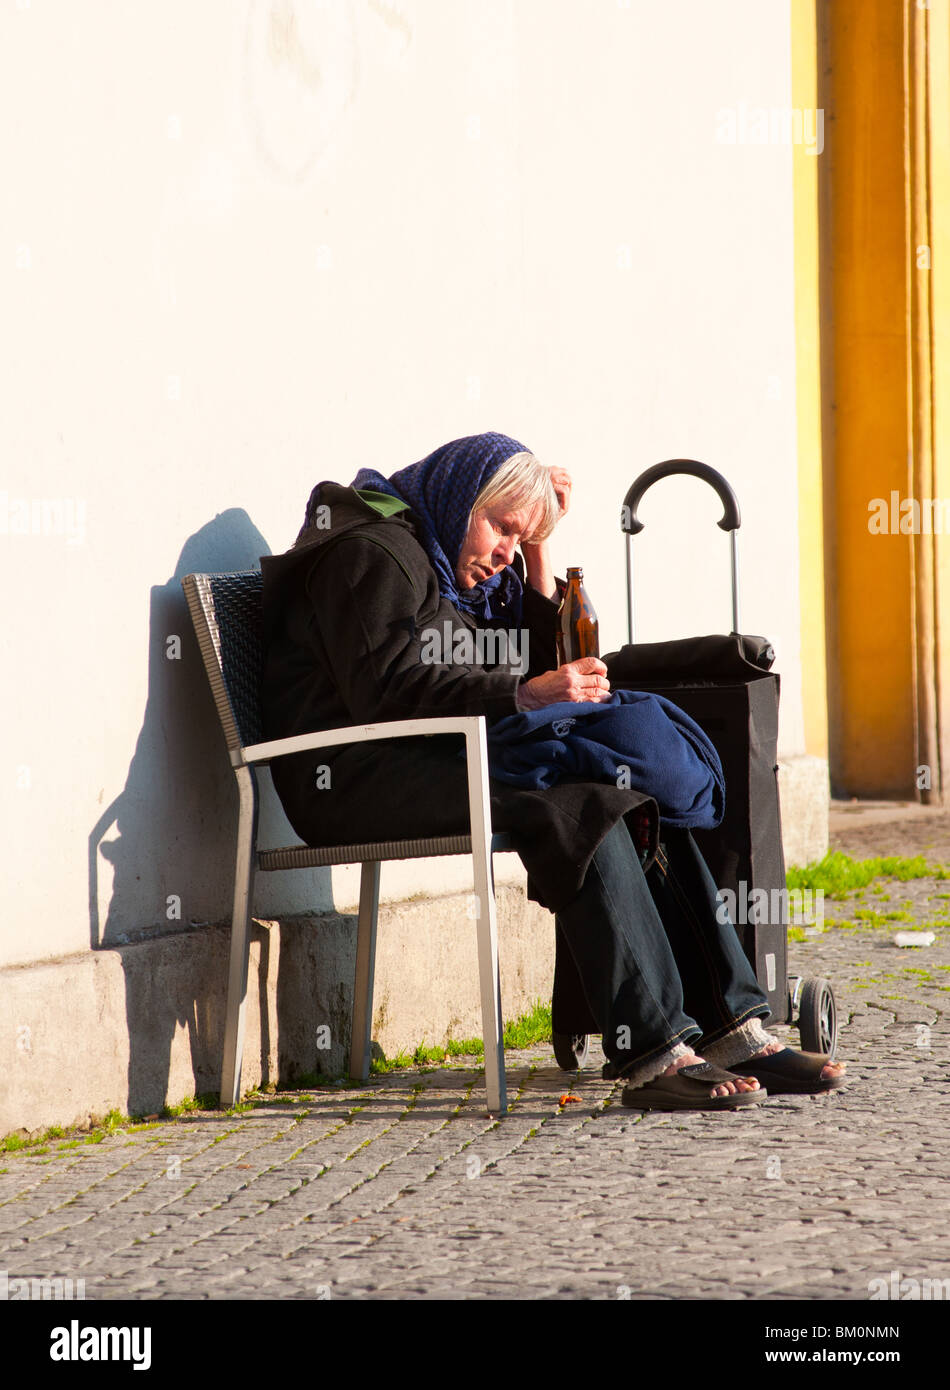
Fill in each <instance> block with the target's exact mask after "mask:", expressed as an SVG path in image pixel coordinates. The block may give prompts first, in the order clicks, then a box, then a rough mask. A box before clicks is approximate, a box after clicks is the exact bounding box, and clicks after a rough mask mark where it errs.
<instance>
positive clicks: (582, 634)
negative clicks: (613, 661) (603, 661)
mask: <svg viewBox="0 0 950 1390" xmlns="http://www.w3.org/2000/svg"><path fill="white" fill-rule="evenodd" d="M583 578H584V571H583V570H582V569H580V568H578V567H574V568H571V569H569V570H568V572H567V588H566V590H565V591H564V598H563V600H562V603H561V606H560V608H559V609H558V615H557V655H558V664H559V665H560V666H564V665H566V664H567V662H569V661H579V660H580V659H581V657H582V656H600V630H599V625H598V622H597V614H596V613H595V612H594V609H593V607H592V605H591V601H590V599H589V598H588V597H587V590H586V589H585V588H584V585H583V582H582V581H583Z"/></svg>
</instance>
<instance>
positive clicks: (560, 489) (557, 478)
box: [549, 468, 573, 521]
mask: <svg viewBox="0 0 950 1390" xmlns="http://www.w3.org/2000/svg"><path fill="white" fill-rule="evenodd" d="M549 471H550V474H551V486H552V487H553V488H554V495H555V497H556V498H557V501H558V506H559V507H560V508H561V515H560V517H558V520H559V521H560V520H561V519H562V518H563V517H564V515H565V513H566V512H567V510H568V508H569V507H570V505H571V488H572V486H573V484H572V482H571V475H570V473H568V471H567V469H566V468H552V469H550V470H549Z"/></svg>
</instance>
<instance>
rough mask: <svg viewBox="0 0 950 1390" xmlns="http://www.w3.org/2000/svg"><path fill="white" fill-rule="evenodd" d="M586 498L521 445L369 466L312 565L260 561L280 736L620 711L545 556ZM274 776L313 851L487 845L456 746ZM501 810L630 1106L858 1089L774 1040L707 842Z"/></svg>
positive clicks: (307, 555) (625, 807) (601, 819)
mask: <svg viewBox="0 0 950 1390" xmlns="http://www.w3.org/2000/svg"><path fill="white" fill-rule="evenodd" d="M570 492H571V480H570V478H569V476H568V475H567V474H566V473H565V472H563V471H562V470H558V469H555V470H549V469H548V468H546V467H544V466H543V465H542V464H541V463H539V462H538V460H537V459H536V458H535V457H534V455H533V454H531V453H530V452H529V451H528V450H526V449H524V448H523V446H522V445H520V444H518V443H517V442H516V441H515V440H513V439H509V438H508V437H507V436H505V435H500V434H480V435H474V436H471V437H469V438H465V439H457V440H454V441H453V442H452V443H450V444H446V445H444V446H443V447H442V448H440V449H437V450H435V452H434V453H432V454H430V455H429V456H428V457H427V458H425V459H423V460H422V461H421V462H419V463H416V464H413V465H411V466H410V467H408V468H404V469H402V470H401V471H400V472H397V473H395V474H394V475H393V476H392V478H390V479H387V478H385V477H383V476H382V475H381V474H379V473H376V472H374V471H372V470H366V469H364V470H363V471H361V472H360V473H359V474H358V475H357V477H356V478H355V479H354V482H353V484H352V486H351V487H343V486H340V485H339V484H336V483H330V482H326V483H320V484H318V485H317V487H315V488H314V490H313V492H312V494H311V496H310V500H309V503H308V506H307V512H306V517H305V521H304V525H303V528H302V529H301V532H300V534H299V536H298V537H297V541H296V543H295V544H294V546H293V547H292V549H291V550H289V551H288V552H287V553H286V554H285V555H281V556H265V557H263V558H262V561H261V566H262V570H263V575H264V624H265V631H264V637H265V644H266V669H265V681H264V718H265V732H266V737H268V738H281V737H286V736H290V735H293V734H301V733H307V732H310V731H312V730H320V729H332V728H341V727H345V726H347V725H354V724H361V723H375V722H381V721H386V720H395V719H406V718H422V717H426V716H429V717H435V716H439V715H452V714H457V715H472V714H484V715H486V716H487V719H488V722H489V725H490V726H491V725H492V724H497V722H498V721H500V720H501V719H503V718H504V717H505V716H513V715H517V714H519V713H520V712H524V711H537V710H542V709H545V708H546V707H548V706H551V705H555V704H560V703H562V702H571V703H572V704H577V705H578V706H583V705H585V704H589V708H590V709H594V708H595V707H596V706H597V705H600V704H602V703H603V702H605V701H610V700H611V698H612V697H611V691H610V686H609V682H608V680H607V668H606V666H605V665H604V663H603V662H602V661H600V660H598V659H597V658H594V657H587V658H584V659H583V660H580V661H573V662H570V663H568V664H566V665H563V666H560V667H558V665H557V651H556V638H555V634H556V621H557V611H558V604H559V601H560V595H561V592H562V586H559V584H558V582H557V581H556V580H555V578H554V575H553V572H552V569H551V563H550V559H549V555H548V545H547V540H548V537H549V536H550V534H551V532H552V531H553V529H554V526H555V525H556V524H557V522H558V521H559V520H560V519H561V517H563V516H564V514H565V513H566V511H567V509H568V505H569V500H570ZM519 548H520V552H521V553H520V555H519V553H518V551H519ZM522 557H523V560H522ZM489 638H492V639H494V640H487V639H489ZM501 638H504V639H505V640H499V639H501ZM578 713H579V714H581V715H582V714H583V710H582V709H580V708H579V710H578ZM326 768H329V776H327V774H326V770H325V769H326ZM495 772H497V769H496V768H493V774H494V773H495ZM272 774H273V779H274V785H275V787H276V789H277V792H278V794H279V796H280V798H281V801H282V804H283V806H284V809H285V810H286V812H287V816H288V818H289V820H290V822H291V824H292V825H293V827H294V829H295V830H296V831H297V833H298V835H300V837H301V838H302V839H303V840H304V841H306V842H307V843H308V844H315V845H319V844H327V843H336V844H340V843H358V842H366V841H370V840H385V839H388V838H392V836H393V835H394V833H396V832H398V834H399V835H400V836H420V837H422V836H435V835H451V834H463V835H464V834H467V833H468V829H469V827H468V822H467V806H468V801H467V783H466V769H465V762H464V760H463V759H461V758H460V757H459V754H458V739H457V738H456V737H447V738H446V737H428V738H419V739H413V738H406V739H399V740H394V741H392V742H390V743H385V744H383V743H361V744H355V745H350V746H346V747H341V748H339V749H331V750H327V749H321V750H317V751H312V752H308V753H301V754H297V755H294V756H291V757H285V758H281V759H278V760H277V761H275V763H274V764H273V767H272ZM321 778H322V781H321ZM491 814H492V826H493V829H494V830H496V831H505V832H507V833H508V834H509V835H510V836H511V838H512V842H513V843H514V844H515V846H516V848H517V850H518V853H519V855H520V856H521V859H522V861H523V863H524V864H525V867H526V868H527V871H528V891H529V896H530V897H531V898H533V899H534V900H535V901H537V902H540V903H541V904H542V905H543V906H545V907H547V908H548V909H550V910H551V911H552V912H553V913H555V915H556V924H557V930H558V940H559V943H561V944H562V948H563V946H564V945H566V948H567V949H568V950H569V952H570V957H571V963H572V966H573V967H574V968H576V975H577V977H578V979H579V981H580V985H581V987H582V989H583V994H584V996H585V1000H586V1003H587V1005H588V1006H589V1009H590V1013H591V1016H592V1017H593V1018H594V1019H595V1020H596V1023H597V1027H598V1029H599V1031H600V1032H601V1034H602V1038H603V1049H604V1053H605V1055H606V1057H607V1059H608V1060H607V1066H606V1067H605V1069H604V1070H605V1074H606V1075H608V1076H616V1077H621V1078H622V1079H623V1080H624V1082H625V1087H624V1091H623V1102H624V1104H625V1105H628V1106H630V1107H632V1108H635V1109H644V1110H647V1109H731V1108H735V1107H737V1106H740V1105H749V1104H752V1103H755V1102H757V1101H759V1100H761V1099H762V1098H763V1097H764V1095H765V1094H766V1092H767V1091H771V1092H772V1093H773V1094H774V1093H779V1092H790V1091H793V1092H814V1091H824V1090H830V1089H832V1088H833V1087H836V1086H839V1085H841V1084H842V1082H843V1071H844V1067H843V1065H842V1064H833V1063H831V1062H830V1061H829V1059H828V1058H827V1057H823V1056H819V1055H817V1054H811V1053H799V1052H794V1051H792V1050H791V1049H788V1048H782V1046H781V1044H780V1043H779V1042H777V1041H776V1040H775V1039H773V1038H771V1037H770V1036H769V1034H768V1033H767V1032H766V1031H765V1029H764V1028H763V1024H762V1020H763V1019H764V1018H767V1017H768V1015H769V1006H768V1002H767V1000H766V997H765V995H764V993H763V991H762V990H761V989H760V987H759V985H758V983H757V981H756V978H755V974H754V972H753V970H752V967H751V966H750V965H749V962H748V961H747V959H746V957H745V955H744V953H743V951H742V948H741V945H740V943H739V939H738V936H737V934H736V931H735V929H734V928H733V927H732V926H731V925H730V924H729V923H728V922H727V923H726V924H725V925H723V924H722V923H721V922H720V920H719V917H718V916H717V908H718V907H719V902H718V898H717V892H716V886H715V884H714V883H713V881H712V878H711V876H710V874H709V871H708V869H707V868H706V865H705V863H704V862H703V860H702V857H701V855H700V854H699V851H698V850H697V848H696V846H695V843H694V841H693V839H692V837H691V835H690V834H689V831H688V830H686V829H673V828H671V827H670V826H669V825H667V824H666V823H664V825H663V827H662V830H660V829H659V811H658V807H657V804H656V801H655V800H654V799H653V797H652V796H651V795H650V788H645V789H640V790H637V789H635V788H632V787H629V786H623V785H619V786H618V785H617V784H616V781H615V780H614V781H606V780H605V781H593V780H582V779H578V778H576V777H568V778H564V779H562V780H560V781H558V782H557V783H556V784H555V785H553V786H548V787H545V788H544V789H540V790H539V789H537V788H533V787H525V786H513V785H510V784H509V783H507V782H505V781H503V780H501V779H500V776H497V775H492V778H491ZM659 834H662V841H663V844H662V849H660V847H659V845H658V835H659ZM635 839H636V843H635ZM726 1068H729V1070H725V1069H726Z"/></svg>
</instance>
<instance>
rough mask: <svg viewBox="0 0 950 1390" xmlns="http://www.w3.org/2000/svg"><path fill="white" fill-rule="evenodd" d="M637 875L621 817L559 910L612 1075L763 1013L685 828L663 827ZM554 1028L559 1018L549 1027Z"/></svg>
mask: <svg viewBox="0 0 950 1390" xmlns="http://www.w3.org/2000/svg"><path fill="white" fill-rule="evenodd" d="M661 841H662V843H661V853H660V855H659V856H658V858H657V861H656V862H655V863H654V864H653V865H652V866H651V867H650V868H649V869H648V870H647V871H646V873H644V871H643V869H642V867H641V865H640V860H639V858H638V856H637V853H636V850H635V849H634V846H633V842H632V840H631V838H630V833H629V831H628V830H627V827H626V825H625V824H624V822H623V821H618V823H617V824H616V825H615V826H614V827H613V829H612V830H611V831H610V833H609V834H608V835H606V836H605V837H604V839H603V840H602V841H601V843H600V845H599V846H598V848H597V851H596V852H595V854H594V857H593V859H592V860H591V863H590V867H589V869H588V871H587V877H586V879H585V880H584V886H583V888H582V889H581V891H580V893H579V894H578V895H577V897H576V898H575V899H574V900H573V901H572V902H571V903H569V904H568V906H567V907H566V908H565V909H563V910H562V911H561V912H559V913H558V914H557V927H558V931H559V935H560V938H561V940H562V941H563V942H566V944H567V946H568V948H569V950H570V954H571V957H572V958H573V962H574V964H575V966H576V968H577V974H578V976H579V979H580V983H581V986H582V988H583V991H584V994H585V996H586V999H587V1003H588V1005H589V1008H590V1013H591V1017H593V1018H594V1019H596V1021H597V1026H598V1028H599V1030H600V1032H601V1034H602V1035H603V1049H604V1053H605V1055H606V1057H607V1059H608V1061H609V1062H610V1063H612V1064H613V1068H612V1069H615V1070H616V1072H617V1073H621V1072H623V1071H626V1070H629V1069H632V1068H634V1067H640V1066H642V1065H645V1064H647V1063H649V1062H652V1061H653V1060H654V1059H655V1058H660V1057H662V1056H663V1054H664V1053H666V1052H668V1051H669V1050H670V1048H672V1047H673V1046H675V1045H676V1044H677V1043H684V1044H687V1045H690V1046H693V1047H694V1048H695V1050H696V1051H697V1052H699V1053H700V1054H701V1053H702V1046H703V1044H706V1045H708V1044H710V1043H713V1042H716V1041H717V1040H718V1039H719V1038H722V1037H724V1036H725V1035H726V1034H727V1033H730V1032H732V1030H733V1029H735V1028H736V1027H738V1026H739V1025H740V1024H742V1023H746V1022H748V1021H749V1020H750V1019H752V1018H759V1019H765V1018H768V1016H769V1013H770V1010H769V1004H768V1000H767V998H766V995H765V993H764V992H763V990H762V989H761V988H760V987H759V984H758V981H757V980H756V978H755V971H754V970H753V968H752V966H751V965H750V964H749V961H748V960H747V958H746V955H745V952H744V951H743V949H742V946H741V944H740V942H739V937H738V935H737V933H736V929H735V927H734V926H733V925H732V923H731V922H730V921H729V920H728V918H727V917H726V911H725V908H722V909H721V911H720V915H721V916H722V917H723V918H725V919H726V920H725V921H719V920H718V919H717V909H718V908H719V898H718V894H717V890H716V885H715V883H714V882H713V878H712V875H711V874H710V872H709V870H708V868H707V867H706V863H705V860H704V859H703V857H702V855H701V854H700V852H699V850H698V849H697V848H696V844H695V841H694V840H693V837H692V836H691V835H690V833H689V831H687V830H667V829H664V830H663V831H662V832H661ZM556 1026H557V1025H556Z"/></svg>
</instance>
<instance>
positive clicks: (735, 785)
mask: <svg viewBox="0 0 950 1390" xmlns="http://www.w3.org/2000/svg"><path fill="white" fill-rule="evenodd" d="M681 473H685V474H690V475H692V476H694V477H697V478H701V479H703V481H704V482H707V483H709V485H710V486H711V487H713V488H714V489H715V491H716V492H717V493H718V495H719V498H720V500H721V502H722V504H723V515H722V519H721V520H720V521H719V522H718V525H719V526H720V528H721V529H722V530H723V531H727V532H728V533H729V538H730V543H731V559H732V627H733V630H732V632H731V633H730V634H729V635H728V636H725V635H712V636H706V637H691V638H685V639H683V640H679V641H673V642H641V643H635V642H634V602H633V555H632V541H633V537H634V536H635V535H636V534H637V533H638V532H640V531H642V530H643V522H642V521H640V520H639V518H638V517H637V508H638V506H639V504H640V501H641V499H642V497H643V494H644V493H645V492H646V491H647V489H648V488H650V487H652V485H653V484H654V483H656V482H658V481H659V480H660V479H661V478H666V477H670V476H671V475H673V474H681ZM740 524H741V522H740V516H739V504H738V502H737V500H736V495H735V493H734V492H733V490H732V488H731V487H730V486H729V484H728V483H727V482H726V480H725V478H724V477H723V476H722V474H721V473H718V472H717V471H716V469H714V468H712V467H710V466H709V464H706V463H699V462H697V461H695V460H693V459H668V460H667V461H666V462H665V463H658V464H655V465H654V467H652V468H648V469H646V471H645V472H643V473H641V474H640V476H639V477H638V478H637V479H636V481H635V482H634V483H633V485H632V486H631V488H630V489H629V491H628V492H627V495H626V497H625V498H624V503H623V509H622V512H621V527H622V529H623V531H624V532H625V533H626V537H627V626H628V633H629V639H630V640H629V643H628V645H627V646H625V647H622V648H621V650H620V651H617V652H611V653H610V654H609V655H607V656H605V657H604V658H603V660H604V662H605V663H606V665H607V669H608V676H609V680H610V683H611V686H612V687H613V688H614V689H619V690H624V689H626V690H647V691H651V692H653V693H654V694H657V695H664V696H665V697H666V698H667V699H669V700H671V701H672V702H673V703H674V704H675V705H679V707H680V708H681V709H683V710H685V711H686V713H687V714H688V715H690V717H691V718H692V719H694V720H695V721H696V723H697V724H699V726H700V727H701V728H702V729H703V730H704V731H705V733H706V734H707V735H708V736H709V738H710V740H711V741H712V743H713V744H714V745H715V748H716V751H717V752H718V754H719V757H720V759H721V761H722V767H723V774H724V777H725V782H726V807H725V815H724V817H723V820H722V823H721V824H720V825H719V826H718V827H717V828H716V829H715V830H694V831H693V832H692V833H693V836H694V838H695V840H696V844H697V845H698V847H699V849H700V851H701V853H702V855H703V857H704V859H705V860H706V863H707V864H708V865H709V869H710V871H711V873H712V876H713V879H714V880H715V882H716V885H717V887H718V888H719V890H720V892H724V891H726V890H727V891H728V894H729V895H731V896H726V898H725V901H726V902H727V903H728V904H729V905H730V906H732V905H733V904H734V905H735V908H736V910H735V911H734V912H733V918H734V921H735V922H736V930H737V932H738V934H739V938H740V940H741V942H742V946H743V949H744V951H745V953H746V956H747V957H748V959H749V961H750V962H751V964H752V965H753V967H754V969H755V973H756V977H757V979H758V981H759V984H760V985H761V987H762V989H763V990H764V991H765V992H766V994H767V995H768V1000H769V1005H770V1007H771V1010H772V1018H773V1020H774V1021H775V1022H778V1023H797V1025H798V1029H799V1035H800V1037H801V1043H802V1047H803V1048H804V1049H805V1050H806V1051H808V1052H826V1053H828V1054H829V1055H831V1056H833V1055H834V1052H835V1049H836V1047H837V1020H836V1014H835V1002H834V995H833V993H832V990H831V986H830V984H829V982H828V981H827V980H825V979H819V978H814V977H811V978H807V979H803V978H802V977H800V976H796V977H791V978H790V977H789V975H788V912H787V908H788V896H787V894H786V892H785V886H786V884H785V856H784V853H783V850H782V829H781V820H780V812H779V797H778V776H777V774H778V766H777V746H778V704H779V677H778V676H777V675H776V674H775V673H773V672H772V671H771V670H770V669H769V668H770V667H771V665H772V662H773V661H774V659H775V653H774V652H773V650H772V647H771V645H770V644H769V642H768V641H767V640H766V639H765V638H763V637H749V636H742V635H740V633H739V607H738V559H737V552H736V532H737V531H738V529H739V526H740ZM757 890H758V891H757ZM763 890H764V893H765V894H767V897H763ZM552 1025H553V1043H554V1054H555V1057H556V1059H557V1061H558V1063H559V1065H560V1066H561V1067H563V1068H564V1069H565V1070H568V1071H571V1070H575V1069H576V1068H577V1067H579V1066H582V1065H583V1064H584V1062H585V1061H586V1059H587V1054H588V1049H589V1038H588V1035H589V1034H590V1033H592V1032H596V1031H597V1029H596V1025H595V1024H594V1021H593V1017H592V1015H591V1012H590V1008H589V1006H588V1004H587V1001H586V998H585V996H584V992H583V988H582V986H581V982H580V979H579V977H578V975H577V971H576V968H575V966H574V962H573V958H572V957H571V954H570V951H569V949H568V946H567V943H566V941H565V940H564V939H563V938H562V936H561V934H560V932H558V936H557V949H556V956H555V970H554V988H553V995H552Z"/></svg>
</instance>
